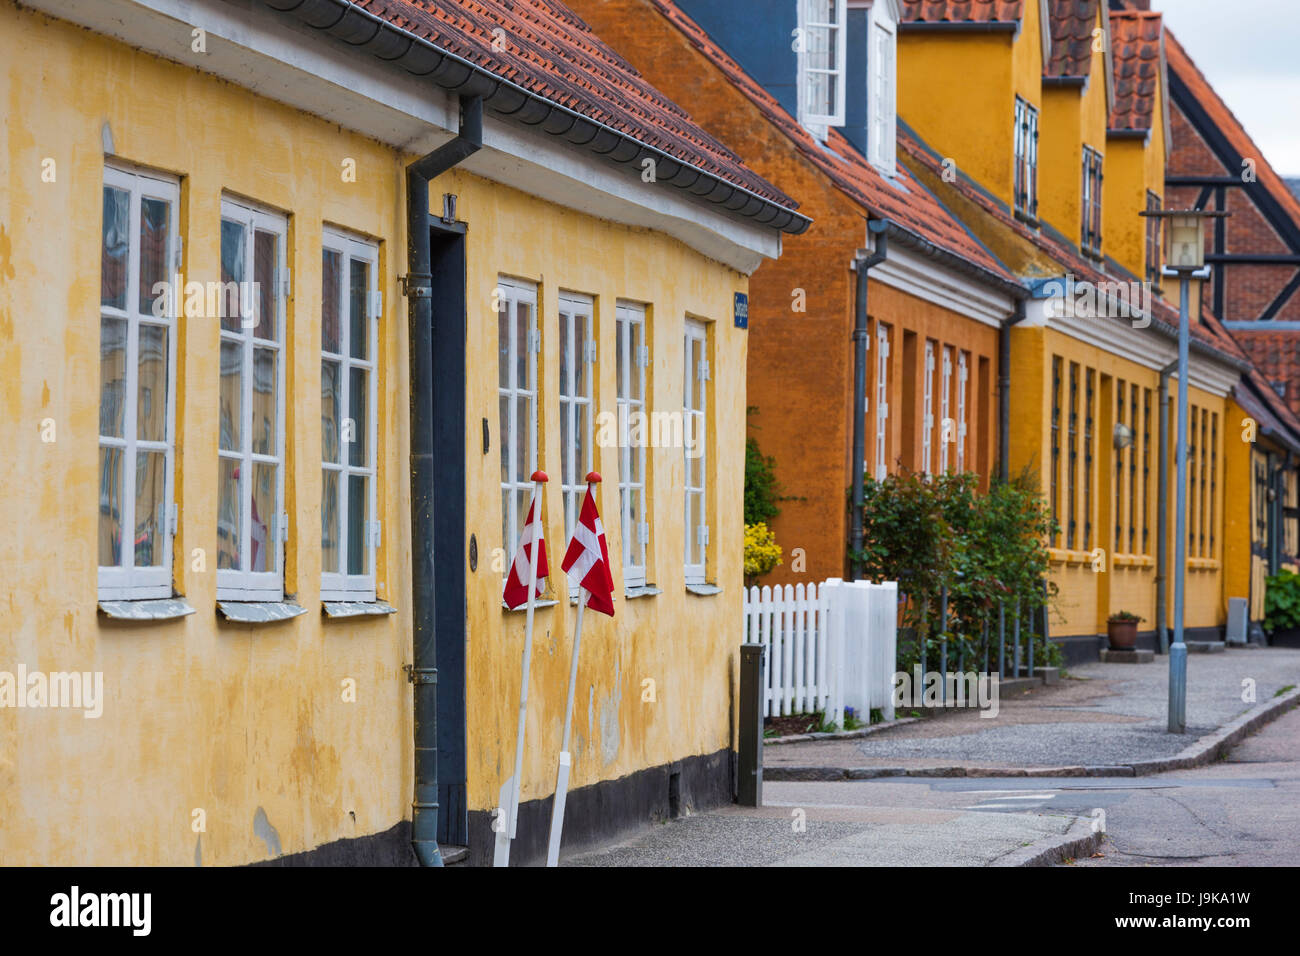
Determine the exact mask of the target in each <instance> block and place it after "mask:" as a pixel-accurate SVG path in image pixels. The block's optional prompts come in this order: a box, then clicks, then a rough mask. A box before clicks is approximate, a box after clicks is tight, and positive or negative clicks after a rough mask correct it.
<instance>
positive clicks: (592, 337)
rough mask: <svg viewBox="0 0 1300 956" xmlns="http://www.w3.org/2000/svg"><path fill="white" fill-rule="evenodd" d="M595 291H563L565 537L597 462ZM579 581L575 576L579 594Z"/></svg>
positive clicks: (573, 583)
mask: <svg viewBox="0 0 1300 956" xmlns="http://www.w3.org/2000/svg"><path fill="white" fill-rule="evenodd" d="M593 314H594V313H593V310H592V300H591V297H590V296H583V295H574V294H572V293H568V292H561V293H560V471H561V476H560V482H561V489H562V493H563V495H564V538H565V540H566V541H567V540H568V539H569V538H571V537H572V536H573V529H574V528H575V527H577V524H578V515H579V514H580V512H581V510H582V496H583V494H584V493H585V492H586V490H587V480H586V478H587V473H588V472H589V471H592V470H594V469H595V467H596V461H595V446H596V441H595V437H594V428H595V418H596V399H595V379H596V328H595V324H594V320H593ZM578 586H579V582H578V580H577V579H576V578H573V579H570V580H569V594H570V596H576V595H577V593H578Z"/></svg>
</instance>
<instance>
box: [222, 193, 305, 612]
mask: <svg viewBox="0 0 1300 956" xmlns="http://www.w3.org/2000/svg"><path fill="white" fill-rule="evenodd" d="M287 226H288V223H287V221H286V220H285V218H284V217H283V216H281V215H278V214H274V213H270V212H267V211H265V210H262V209H257V208H254V207H252V206H250V205H246V204H244V203H242V202H237V201H234V200H231V199H223V200H222V201H221V283H222V295H221V306H222V307H221V309H220V313H221V314H220V321H221V348H220V352H219V353H218V366H219V373H220V375H219V383H220V388H219V403H218V414H219V428H220V437H219V442H218V451H217V599H218V600H226V601H232V600H233V601H279V600H282V599H283V598H284V542H285V540H286V539H287V538H288V531H289V516H288V515H287V514H286V513H285V511H284V324H285V302H286V299H287V297H288V292H289V289H288V286H289V272H288V268H287V266H286V265H285V256H286V251H285V237H286V235H287V233H288V228H287Z"/></svg>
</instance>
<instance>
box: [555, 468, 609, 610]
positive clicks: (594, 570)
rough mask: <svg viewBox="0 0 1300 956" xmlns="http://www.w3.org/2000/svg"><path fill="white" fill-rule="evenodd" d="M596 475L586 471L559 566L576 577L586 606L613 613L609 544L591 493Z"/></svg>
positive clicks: (571, 576) (572, 576)
mask: <svg viewBox="0 0 1300 956" xmlns="http://www.w3.org/2000/svg"><path fill="white" fill-rule="evenodd" d="M598 481H600V475H598V474H596V472H594V471H593V472H591V473H590V474H589V475H587V494H586V495H585V496H583V499H582V512H581V513H580V514H579V515H578V523H577V525H576V526H575V527H574V529H573V537H572V538H570V539H569V548H568V550H567V551H565V552H564V563H563V564H561V565H560V570H561V571H563V572H564V573H565V574H567V575H568V576H569V577H570V578H571V579H573V578H576V579H577V581H578V583H579V584H580V585H581V586H582V588H583V590H585V591H586V592H587V607H589V608H591V609H592V610H593V611H599V612H600V613H601V614H608V615H609V616H610V617H613V616H614V579H613V577H612V576H611V575H610V573H609V548H608V547H606V545H605V526H604V525H603V524H601V523H600V512H599V511H597V510H596V498H595V496H594V495H592V493H591V486H592V484H593V483H595V482H598Z"/></svg>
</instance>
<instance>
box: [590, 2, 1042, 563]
mask: <svg viewBox="0 0 1300 956" xmlns="http://www.w3.org/2000/svg"><path fill="white" fill-rule="evenodd" d="M572 6H573V7H574V9H575V10H576V11H577V12H578V13H579V15H581V16H582V17H583V18H584V19H586V20H587V22H588V23H589V24H590V25H591V27H592V29H593V30H594V31H595V32H596V33H598V34H599V35H600V36H601V37H602V38H603V39H604V40H605V41H606V42H608V43H609V44H610V46H612V47H613V48H614V49H615V50H617V51H618V52H619V53H620V54H621V55H623V56H624V57H626V58H627V59H628V60H629V61H630V62H631V63H632V65H633V66H635V67H636V68H637V69H639V70H640V71H641V72H643V73H645V74H646V75H647V78H648V79H649V80H650V82H652V83H654V84H655V85H656V86H657V87H658V88H659V89H662V90H663V91H664V92H665V93H666V94H667V95H668V96H669V97H673V98H679V99H682V100H684V101H686V102H689V103H690V104H691V106H690V109H691V114H692V116H693V117H694V118H696V119H697V120H698V121H699V122H700V123H701V125H703V126H705V127H706V128H708V129H709V130H710V131H711V132H712V133H713V134H714V135H716V136H717V137H718V138H719V139H721V140H722V141H723V142H724V144H725V145H726V146H728V147H729V148H730V149H732V150H734V151H735V152H736V153H737V154H739V155H741V156H743V157H745V159H746V162H747V163H749V164H750V165H751V166H752V168H754V169H755V170H757V171H758V172H759V173H760V174H761V175H762V176H763V177H764V178H766V179H767V180H768V181H770V182H772V183H773V184H775V185H777V186H778V187H779V188H780V189H781V190H782V191H784V192H786V193H787V194H789V195H793V196H795V197H797V198H798V199H799V201H800V203H801V205H800V212H801V213H802V214H804V215H807V216H809V217H810V218H811V219H812V220H813V225H812V226H811V227H810V228H809V229H808V231H807V232H805V233H803V234H802V235H799V236H787V237H785V239H784V240H783V251H782V255H781V257H780V258H779V259H777V260H775V261H770V262H766V263H764V264H763V265H762V266H761V267H760V268H759V270H758V272H756V273H755V274H754V276H753V277H752V278H751V280H750V302H749V359H748V372H749V382H748V387H749V398H748V404H749V406H750V407H751V409H752V412H751V415H750V418H749V429H750V434H751V435H752V436H754V437H755V438H756V439H757V441H758V443H759V446H760V448H761V450H762V452H763V453H764V454H765V455H770V456H772V457H774V458H775V459H776V473H777V479H778V481H779V482H780V484H781V487H782V494H783V497H784V500H783V501H782V503H781V509H782V510H781V514H780V516H779V517H778V518H777V519H776V521H775V522H774V530H775V534H776V540H777V543H778V544H780V545H781V546H782V548H783V549H784V551H785V562H784V564H783V565H782V566H781V567H779V568H777V569H776V570H775V571H773V572H772V573H771V574H769V575H767V576H765V577H764V579H763V580H764V583H769V582H770V583H796V582H800V581H802V582H818V581H821V580H824V579H825V578H827V577H835V576H842V575H843V574H844V573H845V570H846V563H847V553H848V543H849V534H850V528H849V509H848V507H847V492H848V491H849V489H850V487H851V480H852V478H851V476H852V446H853V427H854V422H853V415H854V408H853V406H854V343H853V332H854V328H855V307H856V276H855V272H854V266H853V263H854V259H855V255H856V254H857V253H858V252H859V250H863V249H867V248H869V249H873V250H875V249H876V245H875V241H874V234H872V237H871V238H869V236H868V228H867V221H868V220H869V219H870V220H886V221H887V223H888V225H887V227H886V229H885V235H886V236H887V240H886V245H887V252H886V257H885V259H884V261H883V262H880V263H879V264H876V265H874V266H873V267H872V268H871V270H870V272H869V280H868V285H867V288H868V291H867V318H868V321H867V329H866V331H867V342H868V351H867V359H866V402H865V406H864V408H863V409H861V414H862V415H863V417H864V423H865V455H864V460H865V473H866V474H867V475H875V476H881V475H884V474H886V473H893V472H896V471H897V470H898V469H900V468H907V469H910V470H914V471H922V472H931V473H934V472H941V471H946V470H961V471H973V472H977V473H978V474H979V475H980V476H981V479H982V484H983V485H985V486H987V482H988V477H989V475H990V473H991V472H992V471H993V470H994V469H995V468H996V457H997V435H996V430H997V375H998V341H999V328H1000V325H1001V323H1002V322H1003V321H1005V320H1007V319H1008V318H1009V317H1010V316H1012V315H1013V313H1014V312H1015V303H1016V301H1017V299H1018V298H1023V297H1024V295H1025V291H1024V289H1023V288H1022V287H1021V286H1019V285H1018V284H1017V283H1015V282H1014V281H1013V280H1012V278H1011V276H1010V274H1009V273H1008V272H1007V271H1006V270H1005V269H1004V268H1003V266H1002V265H1001V263H1000V262H999V261H998V259H997V258H996V257H995V256H994V255H993V254H992V253H991V252H989V251H988V250H987V249H986V248H985V247H984V246H983V245H982V244H981V243H980V242H979V241H978V240H976V239H975V238H974V237H973V236H972V234H971V233H970V232H969V231H967V230H966V229H965V227H964V226H962V225H961V224H960V223H959V222H958V221H957V220H956V219H955V218H954V217H953V216H952V215H951V214H950V213H949V212H948V210H947V209H945V208H944V206H943V205H942V204H941V203H940V202H939V201H938V200H937V199H936V198H935V197H934V195H933V194H932V193H931V192H930V191H929V190H928V189H927V188H926V187H925V186H924V185H923V184H922V183H921V182H920V181H918V180H917V179H916V178H914V177H913V176H912V175H911V173H910V172H909V171H908V170H907V169H905V168H904V167H903V166H902V165H900V164H898V163H897V162H896V161H895V153H896V148H895V143H896V134H895V125H894V122H893V99H892V90H893V85H894V78H893V75H892V66H893V52H894V51H893V48H892V46H891V44H892V42H893V35H894V33H895V32H896V28H897V18H898V13H897V7H896V5H895V4H893V3H890V2H888V0H878V2H876V3H875V4H874V5H872V6H871V7H864V6H855V5H852V4H850V6H849V9H848V14H849V16H848V19H847V21H846V22H845V23H842V24H840V30H841V31H842V32H847V33H848V39H849V43H848V44H847V55H846V56H844V57H842V58H841V59H842V62H841V64H840V66H841V75H840V76H839V77H838V82H840V83H842V84H843V85H844V86H845V87H847V90H846V91H841V92H839V99H840V101H839V103H833V102H832V101H833V100H834V99H835V96H834V95H832V96H831V97H830V98H829V99H828V102H827V106H838V107H839V113H840V115H839V119H840V120H842V122H838V123H836V124H835V125H838V126H842V127H843V129H842V130H841V129H836V128H828V127H827V126H826V125H820V124H819V123H818V122H817V121H816V119H815V116H816V112H815V111H810V110H809V109H808V108H807V103H806V102H801V101H794V102H793V103H792V94H791V92H790V90H789V88H788V84H787V82H786V81H787V80H790V81H793V82H796V84H797V82H798V76H799V74H796V73H795V72H794V68H795V66H796V65H797V64H796V63H795V61H796V60H799V62H800V63H802V60H801V59H800V58H799V57H796V56H795V55H793V54H791V51H790V50H789V49H788V47H787V46H786V45H785V44H786V40H785V38H786V37H788V36H789V33H790V31H788V30H785V26H787V24H784V23H782V22H780V20H779V16H781V15H785V14H787V13H790V15H791V16H793V15H794V14H793V13H791V12H790V11H792V10H793V8H794V7H795V6H796V5H794V4H784V5H781V4H769V3H765V2H759V3H758V4H757V6H756V7H754V8H752V9H750V10H749V13H750V14H752V16H746V17H739V18H738V17H735V16H734V15H733V14H734V12H735V11H734V10H731V9H728V5H727V4H720V5H719V4H715V5H709V4H703V3H688V2H684V0H683V2H676V3H674V2H671V0H573V2H572ZM769 7H770V9H769ZM688 8H689V9H690V10H691V11H692V13H693V14H694V16H697V17H699V18H700V20H699V21H698V22H697V20H696V19H694V18H693V17H692V16H691V15H688V13H687V12H686V11H687V9H688ZM786 8H789V10H787V9H786ZM773 17H775V18H778V19H775V20H774V19H771V18H773ZM790 25H793V26H794V28H795V29H796V30H800V31H802V30H803V26H802V25H801V24H799V23H797V22H795V21H792V24H790ZM868 35H869V36H870V37H871V42H872V43H873V46H872V47H871V48H872V49H873V50H876V51H878V55H873V56H874V57H875V63H876V65H877V69H878V70H880V72H877V73H874V74H873V75H872V76H871V77H870V78H868V77H867V76H866V63H865V62H864V60H865V59H866V53H867V44H866V43H865V42H857V41H861V40H865V39H866V37H867V36H868ZM773 38H774V39H775V41H779V43H778V48H777V49H771V48H769V47H770V44H771V42H773ZM835 40H836V38H835V37H833V36H832V37H830V42H831V43H834V42H835ZM764 44H768V45H769V47H765V46H764ZM810 44H812V45H815V41H813V40H811V39H810ZM733 51H734V55H733ZM795 52H796V53H797V52H798V51H795ZM787 54H790V55H787ZM786 61H789V65H790V67H791V71H790V75H789V76H776V75H774V73H773V71H774V70H776V69H777V68H778V67H779V66H780V65H781V64H783V63H786ZM759 73H761V74H762V76H763V80H762V82H760V80H759V79H758V78H757V76H758V74H759ZM855 90H857V93H858V94H863V95H868V96H871V97H873V114H872V115H873V116H874V117H878V118H881V117H883V118H885V120H886V121H885V122H880V121H878V120H877V121H873V122H872V123H871V124H870V126H869V128H868V126H867V124H866V122H865V115H866V109H865V107H866V104H865V103H864V102H858V101H857V100H856V99H855ZM882 104H883V108H881V109H875V107H879V106H881V105H882ZM809 113H812V114H813V116H814V118H812V119H810V118H809ZM796 114H798V115H796ZM855 117H859V119H860V121H859V122H857V123H855V121H854V120H855ZM801 119H802V121H801ZM868 156H869V157H871V158H870V159H868V158H867V157H868ZM945 422H946V423H947V425H946V427H945Z"/></svg>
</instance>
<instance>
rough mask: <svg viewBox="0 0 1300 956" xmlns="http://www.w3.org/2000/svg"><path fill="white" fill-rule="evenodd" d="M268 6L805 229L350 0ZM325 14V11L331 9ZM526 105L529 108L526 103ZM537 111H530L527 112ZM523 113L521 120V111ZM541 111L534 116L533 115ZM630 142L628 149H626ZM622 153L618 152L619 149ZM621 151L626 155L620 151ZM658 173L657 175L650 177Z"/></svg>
mask: <svg viewBox="0 0 1300 956" xmlns="http://www.w3.org/2000/svg"><path fill="white" fill-rule="evenodd" d="M261 2H262V3H263V4H264V5H265V6H266V7H268V8H269V9H271V10H273V11H275V12H276V13H280V14H283V15H287V16H292V17H294V18H295V19H297V20H298V21H300V22H302V23H304V24H306V25H307V26H310V27H313V28H315V29H317V30H320V31H322V32H325V33H328V34H329V35H330V36H332V37H335V38H336V39H339V40H341V41H342V42H344V43H348V45H350V46H353V47H355V48H357V49H365V50H367V51H368V52H370V53H371V54H372V55H374V56H375V57H376V59H380V60H383V61H384V62H387V63H394V64H396V65H398V66H401V67H403V68H404V69H406V68H407V65H408V63H412V62H413V61H414V62H415V63H418V68H417V69H408V72H410V73H412V74H413V75H416V76H421V77H428V78H429V79H431V80H432V81H433V82H434V83H435V84H437V85H438V86H439V87H440V88H442V89H444V90H447V91H448V92H451V93H456V94H459V95H466V96H481V97H483V102H484V105H485V106H488V107H490V108H491V109H492V110H493V111H494V112H496V113H498V114H499V115H502V116H506V117H509V118H510V119H512V120H514V121H516V122H520V123H522V124H524V125H528V126H534V127H536V126H541V127H542V129H543V130H544V131H546V132H547V133H548V134H550V135H553V136H558V137H559V138H562V139H565V140H566V141H568V142H573V140H571V139H570V138H569V137H568V136H567V135H566V134H567V132H568V131H569V130H571V129H573V128H574V126H575V125H576V124H578V123H583V124H590V125H591V126H592V127H594V128H595V131H596V132H595V133H594V134H593V135H592V136H591V137H590V139H588V140H586V141H584V142H583V143H576V144H575V145H578V146H586V147H587V148H589V149H590V150H591V152H593V153H595V154H596V155H599V156H604V157H605V158H607V159H609V160H611V161H612V162H616V163H619V164H620V165H627V164H628V163H631V162H633V161H636V160H639V159H640V158H642V157H646V158H650V159H653V160H654V162H655V165H656V166H658V165H659V164H660V163H664V164H675V165H676V166H680V167H682V169H681V170H680V171H679V172H678V174H676V175H674V176H671V177H668V178H665V179H663V182H664V183H666V184H669V185H672V186H673V187H675V188H677V189H680V190H682V191H684V192H686V193H688V194H690V195H692V196H693V197H694V198H696V199H702V198H706V197H708V196H709V195H711V194H712V193H713V192H714V191H715V190H716V189H717V188H718V186H726V187H728V188H730V189H732V190H735V191H736V192H740V193H743V194H745V195H746V196H748V197H749V199H750V202H747V203H745V204H744V205H743V206H740V207H739V208H733V206H732V205H731V204H730V198H729V194H728V199H726V200H723V201H721V202H720V201H717V200H712V201H711V204H712V205H723V208H724V209H727V210H728V211H730V212H732V213H733V214H735V215H738V216H741V217H743V218H746V219H752V220H753V221H754V222H756V223H758V224H760V225H764V226H773V227H775V228H776V229H778V230H779V231H781V232H786V233H789V234H791V235H798V234H800V233H803V232H806V231H807V229H808V227H809V226H810V225H812V220H811V219H809V218H808V217H807V216H804V215H802V214H801V213H799V212H796V211H795V210H794V209H791V208H790V207H788V206H785V205H782V204H781V203H778V202H776V201H775V200H771V199H768V198H766V197H764V196H761V195H759V194H758V193H756V192H754V191H753V190H751V189H749V188H747V187H745V186H742V185H740V184H738V183H733V182H731V181H730V180H727V179H724V178H723V177H722V176H719V175H718V174H717V173H712V172H709V171H708V170H706V169H702V168H700V167H698V166H694V165H691V164H690V163H687V162H686V161H684V160H681V159H678V158H677V157H675V156H672V155H670V154H668V153H667V152H665V151H664V150H662V149H660V148H659V147H657V146H652V145H650V144H648V143H642V142H640V141H638V140H635V139H633V137H631V136H630V135H628V134H627V133H623V132H621V131H619V130H616V129H614V128H613V127H610V126H607V125H605V124H604V123H601V122H600V121H598V120H594V119H592V118H591V117H589V116H585V115H584V114H582V113H579V112H577V111H576V110H572V109H569V108H568V107H566V106H563V105H561V104H559V103H555V102H552V101H551V100H548V99H546V98H545V97H543V96H540V95H539V94H537V93H534V92H532V91H531V90H528V89H526V88H524V87H522V86H520V85H519V84H517V83H513V82H511V81H510V80H506V79H504V78H502V77H499V76H497V75H496V74H495V73H492V72H491V71H489V70H486V69H484V68H483V67H481V66H478V65H477V64H475V63H472V62H470V61H469V60H466V59H464V58H463V57H460V56H457V55H456V54H454V53H451V52H450V51H447V50H444V49H441V48H440V47H437V46H435V45H434V44H433V43H431V42H429V41H428V40H425V39H423V38H421V37H417V36H414V35H413V34H410V33H407V32H406V31H404V30H402V29H400V28H399V27H397V26H396V25H394V24H392V23H390V22H389V21H387V20H385V19H383V18H382V17H378V16H376V15H375V14H373V13H370V12H369V11H367V10H363V9H362V8H360V7H358V6H356V5H355V4H354V3H352V2H351V0H261ZM331 14H332V16H331ZM358 17H360V18H362V19H363V20H369V21H370V22H372V23H373V24H374V25H375V26H376V31H375V33H374V35H373V36H372V37H371V38H370V39H368V40H363V41H356V40H355V39H349V37H356V36H357V35H358V31H359V30H360V25H359V24H358V25H357V26H352V25H351V24H353V23H354V22H355V21H356V19H357V18H358ZM341 24H343V25H345V26H346V29H345V30H343V31H342V32H340V30H339V28H340V25H341ZM393 38H396V39H401V40H403V41H407V42H409V46H407V47H406V49H405V50H404V51H403V52H402V53H400V54H398V55H397V56H392V55H391V50H392V49H393V46H394V44H393V43H392V42H391V39H393ZM375 47H381V48H382V49H383V51H384V54H385V55H383V56H381V55H379V54H377V53H376V52H375V50H374V48H375ZM428 54H433V55H434V57H435V59H433V61H432V64H433V65H432V66H430V65H429V64H428V63H427V62H426V57H427V55H428ZM502 97H509V101H508V102H509V103H510V105H505V104H503V106H504V108H503V109H498V107H497V103H496V102H495V101H496V100H497V99H499V98H502ZM516 98H518V99H519V100H520V101H519V102H518V104H517V105H516V104H515V103H514V100H515V99H516ZM530 108H531V109H530ZM534 110H536V111H537V113H536V114H535V113H534V112H533V111H534ZM521 113H525V115H527V116H528V117H530V118H528V119H525V118H524V117H523V116H521V115H520V114H521ZM538 114H540V115H538ZM533 115H538V118H537V119H536V120H533V119H531V117H532V116H533ZM561 119H567V120H568V122H567V123H565V124H564V125H563V127H562V129H561V130H560V131H559V132H557V131H556V130H555V128H554V127H555V124H556V120H561ZM601 133H605V134H608V135H609V136H611V137H613V138H614V145H613V146H612V147H610V148H609V149H601V148H598V147H599V144H600V143H601V136H600V134H601ZM629 147H630V148H629ZM620 154H621V155H620ZM621 156H626V157H627V158H621ZM688 169H689V170H692V171H695V172H696V173H697V174H698V175H697V176H695V177H693V178H690V179H689V181H688V182H684V183H683V182H681V181H680V180H681V179H682V176H681V172H682V171H685V170H688ZM701 180H711V181H713V183H714V185H711V186H710V188H708V189H706V190H703V191H701V190H700V189H698V188H695V187H696V186H697V184H698V183H700V182H701ZM658 181H659V178H658V177H656V182H658Z"/></svg>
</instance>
